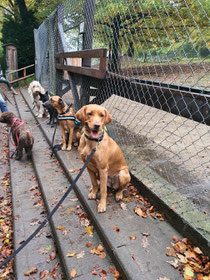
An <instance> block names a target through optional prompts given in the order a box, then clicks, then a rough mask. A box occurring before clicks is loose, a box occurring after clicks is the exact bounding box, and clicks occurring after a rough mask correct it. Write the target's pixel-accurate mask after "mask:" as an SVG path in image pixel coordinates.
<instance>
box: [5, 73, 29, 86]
mask: <svg viewBox="0 0 210 280" xmlns="http://www.w3.org/2000/svg"><path fill="white" fill-rule="evenodd" d="M32 76H34V73H33V74H30V75H27V76H25V77H22V78H19V79H17V80H14V81H11V82H10V84H13V83H16V82H20V81H23V80H25V79H27V78H30V77H32Z"/></svg>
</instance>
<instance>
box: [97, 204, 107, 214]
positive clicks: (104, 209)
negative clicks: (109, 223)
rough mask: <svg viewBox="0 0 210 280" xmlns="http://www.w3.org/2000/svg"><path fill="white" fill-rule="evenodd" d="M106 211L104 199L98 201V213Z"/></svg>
mask: <svg viewBox="0 0 210 280" xmlns="http://www.w3.org/2000/svg"><path fill="white" fill-rule="evenodd" d="M103 212H106V201H100V202H99V204H98V213H103Z"/></svg>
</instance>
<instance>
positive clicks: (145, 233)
mask: <svg viewBox="0 0 210 280" xmlns="http://www.w3.org/2000/svg"><path fill="white" fill-rule="evenodd" d="M141 234H142V235H143V236H150V233H148V232H142V233H141Z"/></svg>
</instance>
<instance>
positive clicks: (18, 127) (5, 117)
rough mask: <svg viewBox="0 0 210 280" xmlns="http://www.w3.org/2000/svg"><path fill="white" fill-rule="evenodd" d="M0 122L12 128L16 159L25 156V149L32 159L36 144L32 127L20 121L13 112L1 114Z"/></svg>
mask: <svg viewBox="0 0 210 280" xmlns="http://www.w3.org/2000/svg"><path fill="white" fill-rule="evenodd" d="M0 122H2V123H6V124H8V125H9V126H10V127H11V133H12V138H13V141H14V143H12V144H13V145H14V146H15V147H16V157H15V159H17V160H20V159H21V158H22V156H23V149H25V152H26V154H27V158H28V159H30V158H31V155H32V148H33V144H34V137H33V136H32V134H31V130H30V127H29V125H28V124H27V123H25V122H24V121H22V120H20V119H18V118H17V117H16V116H15V114H13V113H12V112H4V113H2V114H1V117H0Z"/></svg>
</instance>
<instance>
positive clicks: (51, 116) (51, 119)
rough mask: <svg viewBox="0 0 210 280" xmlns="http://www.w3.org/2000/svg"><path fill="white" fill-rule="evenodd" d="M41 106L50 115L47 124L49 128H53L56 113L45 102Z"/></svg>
mask: <svg viewBox="0 0 210 280" xmlns="http://www.w3.org/2000/svg"><path fill="white" fill-rule="evenodd" d="M42 105H43V106H44V108H46V109H47V111H48V113H49V114H50V119H49V122H48V123H47V124H50V125H51V127H54V126H55V122H56V121H57V116H58V113H57V111H56V110H55V109H54V108H53V106H52V105H51V104H49V103H47V101H45V103H43V104H42Z"/></svg>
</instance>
